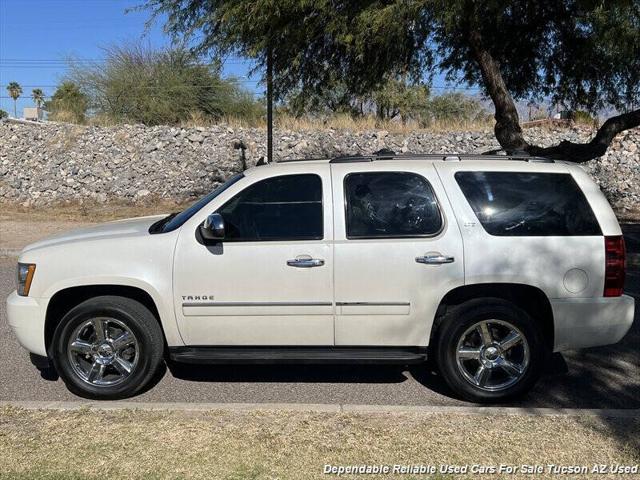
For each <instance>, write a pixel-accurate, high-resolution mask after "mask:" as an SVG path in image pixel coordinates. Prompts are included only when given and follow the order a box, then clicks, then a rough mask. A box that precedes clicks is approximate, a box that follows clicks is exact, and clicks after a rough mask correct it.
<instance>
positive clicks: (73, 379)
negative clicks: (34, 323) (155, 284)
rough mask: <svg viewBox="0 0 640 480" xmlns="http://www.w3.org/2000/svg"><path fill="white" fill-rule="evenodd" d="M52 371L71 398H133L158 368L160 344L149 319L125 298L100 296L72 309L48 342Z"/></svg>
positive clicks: (145, 311) (150, 316) (154, 323)
mask: <svg viewBox="0 0 640 480" xmlns="http://www.w3.org/2000/svg"><path fill="white" fill-rule="evenodd" d="M52 350H53V351H52V357H53V361H54V364H55V367H56V369H57V371H58V373H59V374H60V376H61V377H62V379H63V380H64V382H65V383H66V385H67V387H68V388H69V390H71V391H72V392H73V393H75V394H77V395H80V396H83V397H88V398H94V399H118V398H126V397H130V396H132V395H135V394H136V393H138V392H139V391H140V390H141V389H143V388H144V387H145V386H146V385H147V384H148V383H149V382H150V381H151V379H152V378H153V377H154V375H155V374H156V372H157V371H158V368H159V366H160V364H161V363H162V357H163V350H164V340H163V336H162V330H161V329H160V325H159V324H158V321H157V320H156V318H155V317H154V316H153V314H152V313H151V312H150V311H149V309H147V308H146V307H145V306H144V305H142V304H141V303H139V302H137V301H135V300H132V299H130V298H125V297H117V296H102V297H95V298H91V299H89V300H86V301H84V302H82V303H81V304H79V305H77V306H76V307H74V308H73V309H71V310H70V311H69V312H68V313H67V314H66V315H65V316H64V318H63V319H62V321H61V322H60V324H59V325H58V327H57V328H56V330H55V332H54V336H53V341H52Z"/></svg>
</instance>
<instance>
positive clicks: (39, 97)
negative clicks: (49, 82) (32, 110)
mask: <svg viewBox="0 0 640 480" xmlns="http://www.w3.org/2000/svg"><path fill="white" fill-rule="evenodd" d="M31 98H33V101H34V102H35V103H36V107H38V108H40V107H41V106H42V104H43V103H44V92H43V91H42V90H41V89H39V88H34V89H33V90H31Z"/></svg>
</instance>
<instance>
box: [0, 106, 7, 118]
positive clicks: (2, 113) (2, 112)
mask: <svg viewBox="0 0 640 480" xmlns="http://www.w3.org/2000/svg"><path fill="white" fill-rule="evenodd" d="M8 116H9V114H8V113H7V112H5V111H4V110H2V109H1V108H0V120H4V119H5V118H7V117H8Z"/></svg>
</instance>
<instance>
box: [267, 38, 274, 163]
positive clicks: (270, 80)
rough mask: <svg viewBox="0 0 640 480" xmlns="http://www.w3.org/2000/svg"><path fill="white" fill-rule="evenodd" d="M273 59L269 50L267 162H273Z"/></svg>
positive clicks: (269, 49)
mask: <svg viewBox="0 0 640 480" xmlns="http://www.w3.org/2000/svg"><path fill="white" fill-rule="evenodd" d="M272 60H273V59H272V58H271V46H269V48H268V49H267V162H269V163H271V162H272V161H273V61H272Z"/></svg>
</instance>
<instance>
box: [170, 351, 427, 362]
mask: <svg viewBox="0 0 640 480" xmlns="http://www.w3.org/2000/svg"><path fill="white" fill-rule="evenodd" d="M169 357H170V358H171V360H173V361H175V362H180V363H204V364H230V363H236V364H237V363H245V364H269V363H298V364H327V363H329V364H350V363H359V364H363V363H370V364H383V363H384V364H396V365H406V364H409V363H421V362H424V361H426V359H427V352H426V348H411V347H404V348H403V347H380V348H358V347H170V348H169Z"/></svg>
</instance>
